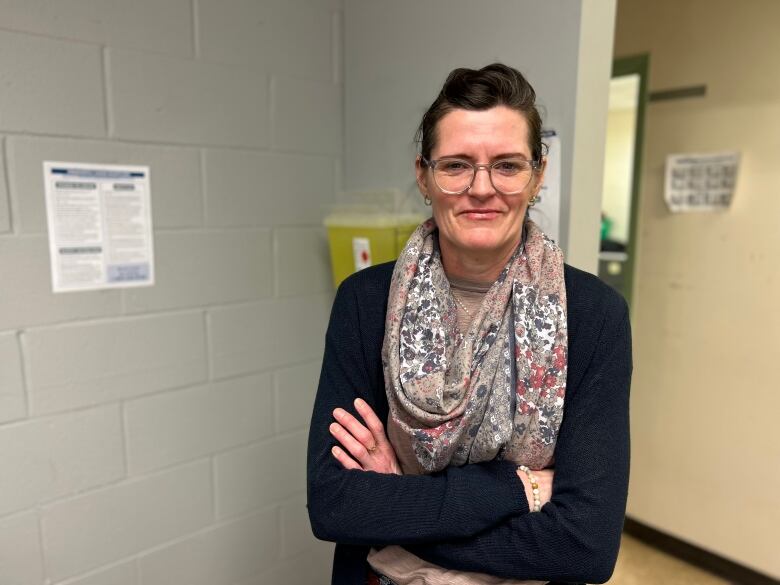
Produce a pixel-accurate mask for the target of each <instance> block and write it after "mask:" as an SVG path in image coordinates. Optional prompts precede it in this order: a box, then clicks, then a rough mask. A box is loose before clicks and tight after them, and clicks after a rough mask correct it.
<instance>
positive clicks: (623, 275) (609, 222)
mask: <svg viewBox="0 0 780 585" xmlns="http://www.w3.org/2000/svg"><path fill="white" fill-rule="evenodd" d="M647 65H648V58H647V56H646V55H642V56H639V57H629V58H625V59H618V60H616V61H615V63H614V64H613V69H612V81H611V83H610V91H609V114H608V118H607V142H606V154H605V157H604V192H603V196H602V205H601V246H600V251H599V277H600V278H601V279H602V280H604V281H605V282H607V283H608V284H610V285H611V286H612V287H614V288H615V289H617V290H618V291H619V292H620V293H621V294H622V295H623V296H624V297H625V298H626V300H627V301H628V302H629V304H630V303H631V293H632V289H633V280H634V261H635V259H636V240H637V238H636V218H637V209H638V199H639V182H640V176H641V169H640V161H641V156H642V153H641V146H642V134H643V122H644V111H645V103H646V101H647Z"/></svg>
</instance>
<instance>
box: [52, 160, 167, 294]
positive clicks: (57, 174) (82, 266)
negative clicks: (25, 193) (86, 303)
mask: <svg viewBox="0 0 780 585" xmlns="http://www.w3.org/2000/svg"><path fill="white" fill-rule="evenodd" d="M43 176H44V185H45V192H46V216H47V219H48V223H49V253H50V257H51V275H52V287H53V289H54V292H66V291H79V290H81V291H83V290H95V289H103V288H117V287H135V286H148V285H151V284H154V249H153V242H152V214H151V204H150V192H149V167H148V166H127V165H98V164H86V163H66V162H50V161H46V162H44V163H43Z"/></svg>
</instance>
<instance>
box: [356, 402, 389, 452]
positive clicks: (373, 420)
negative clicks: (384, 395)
mask: <svg viewBox="0 0 780 585" xmlns="http://www.w3.org/2000/svg"><path fill="white" fill-rule="evenodd" d="M355 408H357V411H358V412H359V413H360V416H362V417H363V420H364V421H365V422H366V425H368V428H369V430H370V431H371V434H372V435H374V439H375V440H376V442H377V443H378V444H380V445H381V444H382V443H384V442H386V441H387V437H386V436H385V426H384V425H383V424H382V421H381V420H379V417H378V416H377V415H376V414H375V413H374V411H373V409H372V408H371V407H370V406H369V405H368V403H367V402H366V401H365V400H363V399H362V398H358V399H356V400H355Z"/></svg>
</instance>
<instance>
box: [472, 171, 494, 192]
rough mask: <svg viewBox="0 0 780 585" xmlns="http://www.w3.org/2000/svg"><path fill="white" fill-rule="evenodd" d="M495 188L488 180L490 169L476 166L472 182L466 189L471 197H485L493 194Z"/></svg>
mask: <svg viewBox="0 0 780 585" xmlns="http://www.w3.org/2000/svg"><path fill="white" fill-rule="evenodd" d="M495 192H496V190H495V189H494V188H493V183H492V182H491V180H490V169H489V168H487V167H478V168H477V170H476V173H475V175H474V182H473V183H472V184H471V188H470V189H469V190H468V194H469V195H471V196H472V197H487V196H491V195H494V194H495Z"/></svg>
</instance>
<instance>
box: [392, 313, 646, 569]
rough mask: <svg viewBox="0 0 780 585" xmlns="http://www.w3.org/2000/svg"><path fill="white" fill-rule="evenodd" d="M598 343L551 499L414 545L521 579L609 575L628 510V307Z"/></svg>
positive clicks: (566, 433) (560, 450)
mask: <svg viewBox="0 0 780 585" xmlns="http://www.w3.org/2000/svg"><path fill="white" fill-rule="evenodd" d="M597 343H598V347H597V349H596V352H595V354H594V356H593V358H592V361H591V364H590V366H589V367H588V369H587V370H586V373H585V376H584V379H583V381H582V383H581V384H580V386H579V388H578V389H577V390H576V392H575V393H573V396H572V397H571V401H570V402H569V403H568V404H567V406H566V414H565V417H564V421H563V424H562V425H561V429H560V433H559V437H558V442H557V445H556V450H555V459H556V460H555V478H554V484H553V496H552V500H551V501H550V502H549V503H548V504H546V505H545V506H544V507H543V508H542V511H541V512H540V513H533V514H524V515H516V516H513V517H512V518H508V519H506V520H504V521H502V522H501V523H500V524H499V525H497V526H494V527H492V528H489V529H488V530H486V531H484V532H482V533H480V534H478V535H476V536H474V537H470V538H465V539H456V538H450V539H447V541H444V542H440V543H432V544H429V545H420V546H412V547H407V548H409V549H410V550H411V551H412V552H414V553H415V554H416V555H418V556H420V557H421V558H424V559H426V560H428V561H430V562H433V563H436V564H438V565H440V566H443V567H447V568H450V569H456V570H460V571H478V572H485V573H490V574H492V575H496V576H499V577H506V578H515V579H545V580H552V581H564V582H571V581H586V582H588V583H603V582H605V581H606V580H608V579H609V577H610V575H611V574H612V570H613V568H614V565H615V560H616V557H617V553H618V548H619V544H620V533H621V530H622V525H623V517H624V512H625V504H626V496H627V488H628V468H629V440H628V437H629V434H628V430H629V429H628V425H629V420H628V398H629V394H628V388H629V384H630V377H631V332H630V326H629V321H628V315H627V312H626V309H625V307H624V308H623V314H622V315H619V314H618V315H616V314H612V315H607V321H606V322H605V323H604V326H603V328H602V331H601V335H600V337H599V339H598V342H597Z"/></svg>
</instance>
